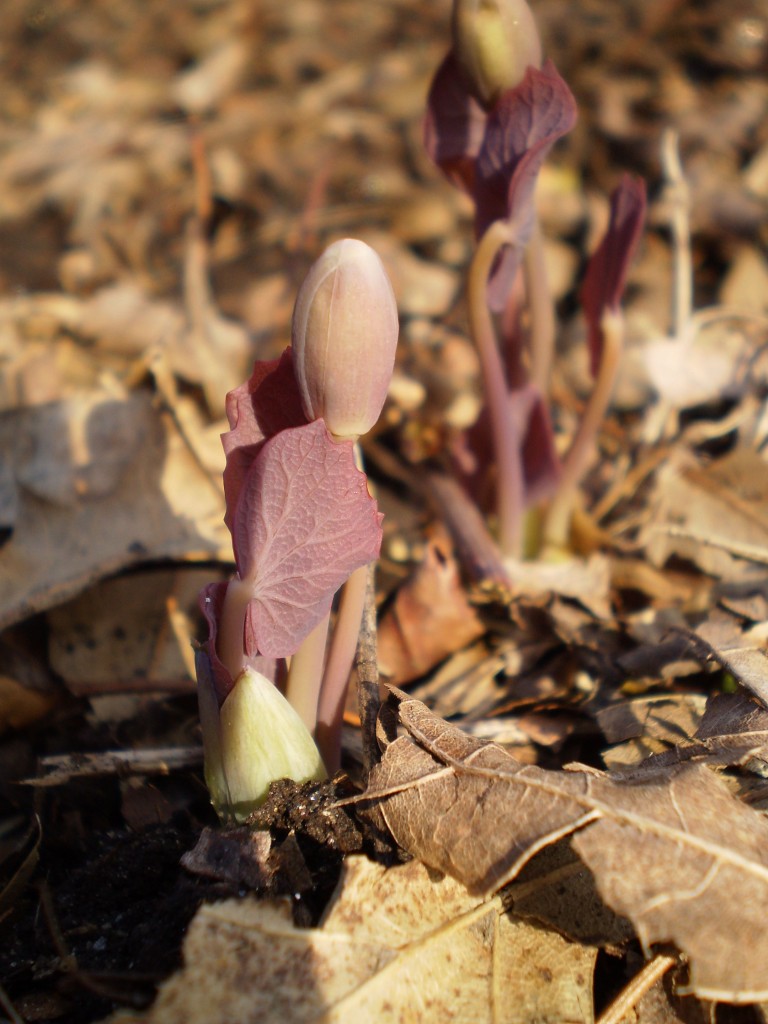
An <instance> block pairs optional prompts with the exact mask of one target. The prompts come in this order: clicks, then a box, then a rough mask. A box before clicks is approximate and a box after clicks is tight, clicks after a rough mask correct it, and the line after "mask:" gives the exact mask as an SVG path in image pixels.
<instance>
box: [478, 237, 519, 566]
mask: <svg viewBox="0 0 768 1024" xmlns="http://www.w3.org/2000/svg"><path fill="white" fill-rule="evenodd" d="M511 244H514V237H513V235H512V232H511V230H510V227H509V225H508V224H507V222H506V221H504V220H497V221H494V223H493V224H491V225H490V227H489V228H488V229H487V231H486V232H485V234H484V235H483V237H482V238H481V239H480V242H479V243H478V246H477V249H476V250H475V255H474V257H473V259H472V264H471V266H470V269H469V287H468V305H469V325H470V331H471V333H472V337H473V339H474V342H475V345H476V346H477V351H478V355H479V357H480V366H481V370H482V374H483V385H484V387H485V394H486V398H487V402H488V411H489V414H490V419H491V432H492V435H493V446H494V450H495V455H496V472H497V492H498V499H497V509H498V520H499V523H498V531H499V547H500V548H501V553H502V554H503V555H505V556H508V557H512V558H515V557H518V556H519V554H520V549H521V544H522V512H523V468H522V463H521V458H520V446H519V444H518V443H517V438H516V430H515V425H514V422H513V419H512V409H511V405H510V401H509V391H508V388H507V380H506V375H505V373H504V366H503V364H502V361H501V355H500V353H499V348H498V344H497V339H496V331H495V329H494V326H493V320H492V318H491V312H490V310H489V308H488V302H487V297H486V292H487V288H488V278H489V276H490V273H491V267H492V266H493V261H494V260H495V258H496V255H497V253H498V252H499V250H500V249H501V248H502V246H504V245H511Z"/></svg>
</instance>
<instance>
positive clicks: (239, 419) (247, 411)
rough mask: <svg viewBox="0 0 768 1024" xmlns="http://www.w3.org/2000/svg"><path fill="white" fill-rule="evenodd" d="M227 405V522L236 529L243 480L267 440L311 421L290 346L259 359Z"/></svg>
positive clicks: (230, 394) (225, 477) (225, 450)
mask: <svg viewBox="0 0 768 1024" xmlns="http://www.w3.org/2000/svg"><path fill="white" fill-rule="evenodd" d="M226 408H227V419H228V420H229V426H230V429H229V430H228V431H227V433H225V434H222V435H221V443H222V445H223V446H224V452H225V454H226V456H227V464H226V468H225V469H224V497H225V499H226V513H225V515H224V522H225V523H226V524H227V526H228V527H229V530H230V532H232V521H233V518H234V514H235V509H236V508H237V502H238V498H239V496H240V489H241V487H242V484H243V480H244V479H245V477H246V475H247V473H248V470H249V469H250V468H251V466H252V464H253V460H254V459H255V458H256V456H257V454H258V453H259V451H260V449H261V447H262V445H263V444H264V442H265V441H266V440H268V439H269V438H270V437H274V435H275V434H278V433H280V431H281V430H287V429H288V428H289V427H298V426H301V425H302V424H304V423H306V422H307V417H306V416H305V415H304V412H303V410H302V407H301V395H300V394H299V387H298V384H297V383H296V378H295V376H294V372H293V361H292V357H291V350H290V348H287V349H286V350H285V352H283V354H282V356H281V357H280V358H279V359H272V360H269V361H268V362H257V363H256V364H255V365H254V367H253V373H252V374H251V377H250V380H247V381H246V382H245V384H241V385H240V387H239V388H235V389H234V391H230V392H229V394H228V395H227V405H226Z"/></svg>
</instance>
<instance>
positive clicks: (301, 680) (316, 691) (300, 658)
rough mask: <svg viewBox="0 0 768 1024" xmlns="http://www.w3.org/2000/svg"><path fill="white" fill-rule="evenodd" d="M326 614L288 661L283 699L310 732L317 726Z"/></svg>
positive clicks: (326, 635) (326, 623)
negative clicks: (293, 709) (284, 697)
mask: <svg viewBox="0 0 768 1024" xmlns="http://www.w3.org/2000/svg"><path fill="white" fill-rule="evenodd" d="M330 619H331V616H330V612H329V613H328V615H325V616H323V618H322V619H321V620H320V622H318V624H317V625H316V626H315V628H314V629H313V630H312V632H311V633H310V634H309V636H308V637H306V638H305V639H304V640H303V641H302V644H301V646H300V647H299V649H298V651H296V653H295V654H294V655H293V657H292V658H291V667H290V668H289V669H288V678H287V680H286V683H285V696H286V698H287V700H288V702H289V703H290V704H292V705H293V707H294V708H295V709H296V711H297V712H298V713H299V717H300V718H301V720H302V722H303V723H304V725H306V727H307V729H309V731H310V732H314V730H315V723H316V722H317V702H318V699H319V696H320V684H321V682H322V678H323V665H324V664H325V645H326V641H327V639H328V623H329V622H330Z"/></svg>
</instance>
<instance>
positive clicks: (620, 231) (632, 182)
mask: <svg viewBox="0 0 768 1024" xmlns="http://www.w3.org/2000/svg"><path fill="white" fill-rule="evenodd" d="M644 218H645V182H644V181H643V180H642V178H634V177H632V175H631V174H625V175H624V177H623V178H622V179H621V182H620V183H619V185H618V187H617V188H616V189H615V190H614V192H613V194H612V196H611V216H610V220H609V222H608V230H607V231H606V233H605V237H604V238H603V240H602V242H601V243H600V245H599V246H598V247H597V249H596V250H595V252H594V254H593V256H592V258H591V260H590V261H589V266H588V267H587V272H586V274H585V276H584V282H583V284H582V286H581V295H580V298H581V305H582V308H583V309H584V316H585V317H586V320H587V327H588V330H589V359H590V366H591V369H592V375H593V376H595V377H596V376H597V372H598V370H599V368H600V359H601V357H602V353H603V333H602V329H601V326H600V322H601V320H602V318H603V313H604V312H605V311H606V309H611V310H614V311H617V310H618V308H619V303H620V302H621V296H622V294H623V292H624V285H625V283H626V280H627V270H628V269H629V263H630V260H631V259H632V255H633V253H634V251H635V248H636V246H637V242H638V239H639V238H640V232H641V231H642V228H643V220H644Z"/></svg>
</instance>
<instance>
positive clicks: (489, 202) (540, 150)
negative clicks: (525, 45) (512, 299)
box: [474, 61, 576, 311]
mask: <svg viewBox="0 0 768 1024" xmlns="http://www.w3.org/2000/svg"><path fill="white" fill-rule="evenodd" d="M575 121H576V101H575V100H574V98H573V96H572V94H571V91H570V89H569V88H568V86H567V85H566V84H565V82H564V81H563V79H562V78H561V77H560V75H559V74H558V73H557V71H556V70H555V66H554V64H552V62H551V61H547V62H546V64H545V65H544V67H543V68H541V69H539V68H535V67H529V68H527V70H526V72H525V77H524V78H523V80H522V82H521V83H520V84H519V85H518V86H516V87H515V88H514V89H509V90H508V91H507V92H505V93H504V94H503V95H502V96H501V97H500V99H499V101H498V103H497V104H496V106H495V107H494V108H493V110H492V111H491V113H490V115H489V116H488V123H487V125H486V130H485V139H484V140H483V145H482V147H481V149H480V152H479V154H478V157H477V161H476V163H475V184H474V197H475V233H476V235H477V237H478V238H480V237H481V236H482V235H483V234H484V232H485V231H486V230H487V228H488V227H489V226H490V225H491V224H492V223H493V222H494V221H495V220H500V219H502V218H505V219H506V220H508V221H509V222H510V223H511V224H512V226H513V228H514V234H515V245H514V246H513V248H512V249H511V250H507V251H506V252H505V253H504V254H503V256H502V258H501V259H500V260H499V262H498V264H497V266H496V268H495V269H494V272H493V275H492V278H491V284H490V289H489V301H490V303H491V307H492V308H493V309H494V310H496V311H500V310H501V309H503V307H504V301H505V297H506V293H507V291H508V290H509V288H510V286H511V284H512V280H513V278H514V275H515V272H516V271H517V267H518V265H519V262H520V258H521V256H522V252H523V250H524V249H525V246H526V245H527V244H528V241H529V239H530V236H531V232H532V230H533V224H534V214H535V207H534V201H533V192H534V188H535V186H536V178H537V176H538V173H539V170H540V169H541V165H542V163H543V162H544V158H545V157H546V155H547V153H548V152H549V150H550V149H551V147H552V145H553V144H554V143H555V142H556V140H557V139H559V138H560V137H561V136H562V135H565V134H566V132H568V131H570V130H571V128H572V127H573V125H574V123H575Z"/></svg>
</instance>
